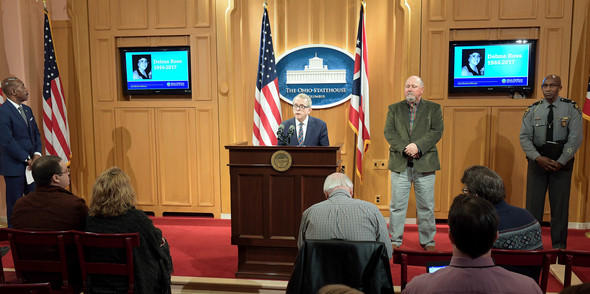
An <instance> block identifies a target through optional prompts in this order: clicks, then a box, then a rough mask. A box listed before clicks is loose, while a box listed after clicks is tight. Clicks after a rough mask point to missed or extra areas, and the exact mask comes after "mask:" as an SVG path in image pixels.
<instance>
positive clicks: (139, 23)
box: [101, 0, 148, 30]
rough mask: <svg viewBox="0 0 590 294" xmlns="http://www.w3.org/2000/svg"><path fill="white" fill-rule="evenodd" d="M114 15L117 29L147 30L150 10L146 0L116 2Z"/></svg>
mask: <svg viewBox="0 0 590 294" xmlns="http://www.w3.org/2000/svg"><path fill="white" fill-rule="evenodd" d="M101 2H102V1H101ZM115 3H116V4H115V11H114V15H115V17H116V24H117V29H119V30H130V29H147V28H148V8H147V1H145V0H125V1H117V0H116V1H115Z"/></svg>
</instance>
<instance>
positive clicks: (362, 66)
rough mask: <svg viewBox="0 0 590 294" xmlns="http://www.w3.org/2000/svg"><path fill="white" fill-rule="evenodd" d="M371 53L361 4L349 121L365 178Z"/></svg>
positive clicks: (368, 141) (358, 165)
mask: <svg viewBox="0 0 590 294" xmlns="http://www.w3.org/2000/svg"><path fill="white" fill-rule="evenodd" d="M368 55H369V53H368V51H367V36H366V34H365V17H364V8H363V6H361V14H360V18H359V27H358V34H357V37H356V53H355V57H354V78H353V82H352V98H351V99H350V109H349V112H348V123H349V124H350V127H351V128H352V129H353V130H354V132H355V133H356V137H357V142H356V148H355V149H356V152H355V160H356V163H355V166H356V173H357V175H358V176H359V178H360V179H361V181H362V179H363V156H364V154H365V152H367V150H369V144H370V143H371V127H370V124H369V56H368Z"/></svg>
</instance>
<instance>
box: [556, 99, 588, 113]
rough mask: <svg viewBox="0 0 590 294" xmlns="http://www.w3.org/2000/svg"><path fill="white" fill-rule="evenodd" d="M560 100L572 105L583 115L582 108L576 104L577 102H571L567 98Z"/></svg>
mask: <svg viewBox="0 0 590 294" xmlns="http://www.w3.org/2000/svg"><path fill="white" fill-rule="evenodd" d="M559 100H560V101H561V102H565V103H569V104H571V105H572V107H574V109H576V110H577V111H578V112H579V113H580V114H582V109H581V108H580V106H579V105H578V103H576V101H574V100H570V99H567V98H560V99H559Z"/></svg>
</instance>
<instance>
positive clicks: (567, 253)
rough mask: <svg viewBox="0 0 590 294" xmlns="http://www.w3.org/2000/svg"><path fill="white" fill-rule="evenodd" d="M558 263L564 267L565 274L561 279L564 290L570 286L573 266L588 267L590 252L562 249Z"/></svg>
mask: <svg viewBox="0 0 590 294" xmlns="http://www.w3.org/2000/svg"><path fill="white" fill-rule="evenodd" d="M559 263H560V264H564V265H565V274H564V277H563V287H564V288H565V287H567V286H570V285H571V284H572V267H573V266H582V267H590V252H588V251H580V250H569V249H565V250H564V249H562V250H561V252H560V257H559ZM583 282H590V281H583Z"/></svg>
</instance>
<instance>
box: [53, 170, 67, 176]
mask: <svg viewBox="0 0 590 294" xmlns="http://www.w3.org/2000/svg"><path fill="white" fill-rule="evenodd" d="M69 173H70V169H67V170H66V171H62V172H60V173H55V174H56V175H60V176H61V175H63V174H69Z"/></svg>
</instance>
